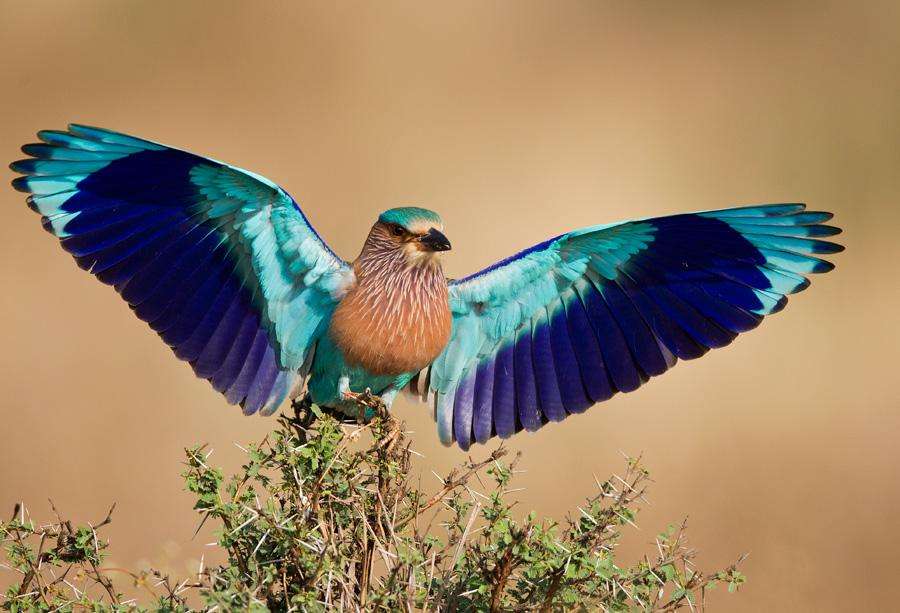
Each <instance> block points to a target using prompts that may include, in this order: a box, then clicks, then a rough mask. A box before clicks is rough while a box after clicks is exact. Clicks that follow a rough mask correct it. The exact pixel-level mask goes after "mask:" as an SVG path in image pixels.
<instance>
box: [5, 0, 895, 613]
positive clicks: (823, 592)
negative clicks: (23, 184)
mask: <svg viewBox="0 0 900 613" xmlns="http://www.w3.org/2000/svg"><path fill="white" fill-rule="evenodd" d="M0 58H2V59H0V77H2V82H3V84H4V88H3V89H4V91H3V95H2V96H0V158H2V159H3V160H6V161H12V160H14V159H18V158H19V157H22V156H21V154H20V153H19V151H18V147H19V145H20V144H22V143H26V142H31V141H33V140H34V136H33V134H34V132H35V131H36V130H38V129H41V128H60V127H63V126H65V124H66V123H67V122H69V121H78V122H82V123H88V124H95V125H100V126H104V127H109V128H113V129H117V130H121V131H125V132H130V133H133V134H136V135H140V136H144V137H147V138H150V139H153V140H158V141H161V142H164V143H168V144H172V145H175V146H179V147H182V148H186V149H190V150H192V151H195V152H197V153H200V154H206V155H210V156H212V157H215V158H218V159H222V160H226V161H228V162H230V163H233V164H236V165H238V166H241V167H244V168H247V169H251V170H253V171H255V172H258V173H260V174H263V175H265V176H267V177H269V178H271V179H272V180H274V181H276V182H278V183H279V184H281V185H282V186H283V187H284V188H285V189H286V190H288V191H289V192H290V193H291V194H293V195H294V196H295V197H296V198H297V200H298V201H299V202H301V204H302V205H303V207H304V210H305V211H306V213H307V215H308V216H309V218H310V219H311V220H312V222H313V224H314V225H315V226H316V228H317V229H318V230H319V231H320V232H321V234H322V235H323V236H324V237H325V238H326V240H327V241H328V242H329V243H330V244H331V245H332V246H333V247H334V249H335V250H336V251H337V252H338V253H339V254H341V255H342V256H344V257H345V258H353V257H355V256H356V254H357V252H358V249H359V247H360V245H361V244H362V240H363V238H364V236H365V234H366V232H367V230H368V227H369V226H370V224H371V223H372V221H373V220H374V218H375V216H376V215H377V214H378V212H380V211H381V210H383V209H386V208H389V207H392V206H396V205H402V204H419V205H422V206H426V207H428V208H432V209H434V210H436V211H439V212H440V213H441V214H442V215H443V217H444V220H445V222H446V227H447V233H448V235H449V237H450V238H451V240H452V241H453V245H454V251H452V252H451V253H450V254H449V255H448V257H447V258H446V259H445V262H446V264H445V267H446V269H447V271H448V273H449V274H450V275H453V276H460V275H464V274H466V273H468V272H472V271H474V270H477V269H479V268H481V267H483V266H485V265H487V264H490V263H492V262H494V261H496V260H498V259H501V258H503V257H505V256H507V255H510V254H511V253H513V252H514V251H516V250H518V249H521V248H523V247H526V246H529V245H531V244H534V243H536V242H539V241H541V240H543V239H545V238H547V237H549V236H551V235H555V234H558V233H561V232H563V231H566V230H569V229H572V228H575V227H579V226H584V225H589V224H596V223H605V222H611V221H616V220H620V219H628V218H634V217H645V216H651V215H660V214H668V213H676V212H686V211H693V210H702V209H713V208H722V207H725V206H730V205H738V204H750V203H760V202H781V201H805V202H808V203H809V204H810V206H811V208H812V209H814V210H821V209H824V210H829V211H834V212H835V213H836V218H835V221H834V223H836V224H837V225H840V226H842V227H843V228H844V229H845V233H844V235H842V236H841V237H839V239H840V241H841V242H843V243H844V244H845V245H846V246H847V252H846V253H844V254H841V255H839V256H837V257H836V258H835V261H836V262H837V264H838V267H837V270H836V271H835V272H833V273H831V274H829V275H826V276H824V277H819V278H816V279H814V282H813V286H812V287H811V288H810V289H809V290H808V291H807V292H805V293H802V294H800V295H798V296H796V297H795V298H792V299H791V304H790V305H789V306H788V308H787V309H786V310H785V311H784V312H783V313H781V314H778V315H776V316H774V317H771V318H770V319H768V320H767V322H766V323H765V324H764V325H763V326H762V327H761V328H760V329H759V330H756V331H754V332H751V333H749V334H747V335H745V336H742V337H741V338H740V339H738V340H737V341H736V342H735V343H734V344H733V345H732V346H730V347H728V348H725V349H722V350H719V351H715V352H713V353H711V354H710V355H709V356H708V357H706V358H704V359H702V360H699V361H696V362H689V363H682V364H680V365H679V366H678V367H677V368H675V369H674V370H673V371H672V372H671V373H669V374H667V375H665V376H664V377H661V378H659V379H656V380H654V381H653V382H652V383H651V384H649V385H647V386H646V387H644V388H642V389H641V390H639V391H637V392H635V393H632V394H628V395H620V396H618V397H616V398H614V399H613V400H611V401H609V402H607V403H605V404H603V405H600V406H597V407H595V408H593V409H592V410H590V411H589V412H588V413H586V414H584V415H582V416H577V417H574V418H571V419H569V420H567V421H566V422H564V423H562V424H556V425H551V426H548V427H547V428H545V429H544V430H542V431H541V432H540V433H539V434H537V435H528V434H522V435H519V436H517V437H515V438H513V439H512V440H511V443H510V446H511V447H512V448H513V449H515V450H522V451H524V452H525V458H524V463H523V466H524V467H525V468H527V469H528V472H527V473H526V474H525V475H523V476H522V479H521V482H520V485H523V486H525V487H526V488H527V489H526V490H525V491H524V492H522V493H521V496H522V501H523V502H522V506H523V509H522V510H523V512H525V511H526V510H527V509H532V508H533V509H535V510H537V511H539V512H540V513H544V514H549V515H555V516H557V517H559V516H560V515H561V514H562V513H564V512H565V510H566V509H569V508H573V507H574V505H576V504H577V503H578V502H579V501H580V500H581V499H582V498H583V497H584V496H585V495H586V494H588V493H589V492H590V491H591V489H592V487H593V477H592V474H593V473H596V474H598V475H600V476H605V475H607V474H609V473H611V472H614V471H618V470H620V469H621V468H622V466H623V462H622V460H621V456H620V451H624V452H628V453H632V454H637V453H640V452H643V453H644V457H645V460H646V463H647V464H648V466H649V468H650V469H651V470H652V472H653V475H654V477H655V479H656V480H657V483H656V484H655V486H654V487H653V490H652V491H651V496H650V497H651V502H653V506H651V507H648V508H647V509H646V510H645V511H644V512H643V513H642V514H641V516H640V522H639V523H640V526H641V530H640V531H636V532H633V533H631V534H630V535H629V536H628V537H627V541H628V542H629V543H630V545H629V547H631V549H629V552H627V553H628V555H633V556H636V555H638V553H640V552H641V551H645V550H647V548H649V547H652V542H653V537H654V535H655V534H656V533H657V532H658V531H660V530H661V529H663V528H664V527H665V526H666V524H667V523H669V522H678V521H680V519H681V518H682V517H684V516H688V517H689V518H690V520H689V521H690V536H691V543H692V545H693V546H694V547H696V548H698V549H699V550H700V554H699V561H700V566H701V567H706V568H709V569H711V568H713V566H715V565H725V564H727V563H729V562H730V561H731V560H732V559H733V558H735V557H736V556H737V555H738V554H739V553H741V552H750V558H749V559H748V561H747V562H746V565H745V568H744V570H745V572H746V574H747V575H748V576H749V583H748V584H747V586H746V587H745V588H744V589H742V591H741V593H740V594H739V595H737V596H729V595H726V594H725V593H724V590H723V591H721V593H714V594H713V597H712V598H713V600H712V604H714V605H715V607H716V609H717V610H731V611H759V610H769V611H775V610H777V611H807V610H808V611H813V610H815V611H825V610H828V611H838V610H873V609H886V608H889V607H890V603H895V604H896V601H897V598H898V597H900V587H898V584H897V582H896V551H897V549H898V547H900V536H898V532H897V530H896V525H897V522H898V520H900V512H898V503H900V481H898V469H897V466H898V460H900V447H898V444H897V438H898V435H900V391H898V387H897V382H896V374H895V371H896V368H897V365H896V352H897V347H898V341H900V333H898V330H900V326H898V324H900V321H898V315H897V308H898V306H900V300H898V299H900V283H898V274H897V269H896V267H897V258H898V256H900V249H898V247H897V243H896V240H897V239H896V238H895V236H896V233H895V231H894V226H895V225H896V224H897V223H898V222H900V172H898V171H900V79H898V75H900V4H898V3H896V2H893V1H890V0H887V1H885V2H881V3H879V2H852V3H851V2H827V1H821V0H814V1H792V2H754V3H744V2H691V1H686V2H677V3H676V2H640V3H624V2H605V1H603V2H601V1H597V0H592V1H589V2H564V3H557V2H539V3H533V2H518V1H517V2H490V3H484V2H454V3H441V4H438V3H423V2H409V3H398V2H380V3H337V4H335V3H316V4H306V3H302V4H301V3H297V2H291V3H285V4H283V5H279V4H277V3H264V4H263V3H217V4H215V5H211V4H207V3H180V2H179V3H175V2H128V3H117V2H87V1H82V2H64V1H57V2H53V3H22V2H14V1H11V0H4V1H3V2H2V3H0ZM2 172H3V175H2V179H3V183H4V184H6V182H7V180H9V179H12V177H13V173H12V172H11V171H9V170H7V169H5V168H4V170H3V171H2ZM0 206H2V211H3V212H2V221H3V224H4V228H5V232H4V239H3V241H2V242H0V274H2V279H3V280H4V286H5V288H6V290H5V291H4V292H3V293H2V295H0V337H2V339H3V344H4V345H5V347H4V351H3V352H2V354H0V420H2V423H3V424H5V428H6V429H5V430H4V431H2V432H0V512H2V513H4V514H6V513H7V512H8V511H11V509H12V506H13V503H14V502H15V501H18V500H24V501H26V503H27V504H28V505H29V508H30V509H31V510H32V512H33V513H34V515H35V516H36V517H38V518H48V517H51V514H50V513H51V511H50V509H49V505H48V504H47V502H46V499H47V497H48V496H49V497H51V498H53V500H54V502H55V503H56V505H57V506H58V507H59V508H60V509H61V511H62V512H63V513H64V514H67V515H70V516H72V517H73V518H74V519H78V520H93V521H98V520H100V519H102V517H104V516H105V512H106V509H107V508H108V506H109V504H110V503H111V502H112V501H117V502H118V508H117V511H116V514H115V516H114V522H113V524H112V526H110V528H109V532H108V535H109V536H110V537H111V539H112V543H113V546H112V556H113V559H114V560H115V562H116V563H117V564H121V565H124V566H128V567H136V566H140V565H146V564H150V563H152V564H156V565H164V566H167V567H169V568H172V569H174V572H176V573H180V574H181V573H187V572H189V571H190V570H194V571H195V570H196V568H197V560H198V559H199V558H200V556H201V554H203V553H204V550H205V548H204V545H203V544H204V543H205V542H207V541H209V540H210V539H209V538H206V537H204V536H203V535H201V536H198V537H197V538H196V539H192V535H193V533H194V529H195V528H196V524H197V522H196V517H195V515H194V513H193V512H192V511H191V509H190V505H191V499H190V497H189V496H188V495H187V494H186V493H184V492H183V491H182V480H181V478H180V477H179V472H180V471H181V469H182V467H181V458H182V450H183V448H184V447H186V446H189V445H192V444H194V443H197V442H202V441H205V442H208V443H210V445H211V446H212V447H213V448H215V449H216V453H215V455H214V456H213V461H217V462H219V463H220V464H223V465H224V466H226V467H234V466H235V465H236V463H237V462H238V461H239V460H240V452H239V451H238V450H237V449H236V448H235V447H234V445H233V444H232V443H233V442H235V441H237V442H241V441H251V440H256V439H259V438H261V437H262V436H263V435H264V434H265V433H266V432H267V431H268V430H269V429H270V428H272V426H273V421H272V420H270V419H265V418H257V417H253V418H245V417H242V416H241V415H240V412H239V411H238V410H236V409H234V408H233V407H229V406H228V405H226V404H225V402H224V400H223V399H222V398H221V397H220V396H219V395H218V394H217V393H215V392H214V391H213V390H212V389H211V388H210V386H209V385H207V384H206V383H204V382H201V381H197V380H195V378H194V376H193V374H192V373H191V370H190V368H189V367H188V366H187V365H186V364H184V363H182V362H179V361H178V360H176V359H175V358H174V357H173V355H172V354H171V352H170V350H169V349H168V348H167V347H165V345H163V343H161V342H160V341H159V340H158V338H157V337H156V335H155V334H153V333H152V332H151V331H150V330H149V328H148V327H147V326H145V325H144V324H142V323H140V322H139V321H137V320H136V319H135V318H134V317H133V316H132V315H131V313H130V311H129V309H128V308H127V306H126V305H125V304H124V303H122V302H121V301H120V300H119V299H118V298H117V297H116V296H115V294H114V292H113V291H112V289H110V288H108V287H105V286H103V285H101V284H100V283H98V282H96V281H95V280H94V279H92V278H90V276H89V275H86V274H84V273H83V272H81V271H79V270H77V268H76V267H75V265H74V263H73V262H72V260H71V258H70V257H68V256H67V255H65V254H64V253H63V252H62V250H61V249H60V248H59V247H58V246H57V245H56V244H55V240H54V239H53V238H52V237H51V236H50V235H48V234H47V233H45V232H43V231H41V228H40V224H39V223H38V218H37V216H36V215H34V214H33V213H31V212H30V211H28V209H27V208H26V207H25V205H24V198H23V195H22V194H18V193H16V192H14V191H13V190H12V189H11V188H5V189H0ZM395 407H396V411H397V412H398V413H400V414H401V415H402V417H403V418H404V419H405V420H406V421H407V423H408V425H409V427H410V428H411V429H412V430H415V431H416V433H415V435H414V439H415V442H416V448H417V450H418V451H420V452H421V453H423V454H425V456H426V457H425V459H424V460H423V461H422V462H421V463H420V469H421V470H422V473H423V477H422V478H423V482H424V483H426V484H428V483H430V481H429V480H433V477H432V475H431V472H430V470H431V469H434V470H435V471H437V472H438V473H443V472H445V471H446V470H447V469H448V468H449V467H450V466H451V465H453V464H455V463H457V462H459V461H460V460H462V459H463V454H462V453H461V452H460V451H459V450H457V449H445V448H442V447H441V446H440V445H439V444H438V442H437V436H436V432H435V428H434V425H433V424H432V423H431V421H430V416H429V415H428V412H427V411H426V410H425V408H424V407H423V406H421V405H417V404H414V403H412V402H410V401H408V400H405V399H404V400H400V401H398V403H397V404H396V405H395ZM485 451H486V450H484V449H475V453H476V454H478V453H479V452H482V453H483V452H485ZM7 510H8V511H7ZM10 579H11V577H10V576H9V575H8V573H7V572H6V571H3V570H2V569H0V585H6V583H8V581H9V580H10Z"/></svg>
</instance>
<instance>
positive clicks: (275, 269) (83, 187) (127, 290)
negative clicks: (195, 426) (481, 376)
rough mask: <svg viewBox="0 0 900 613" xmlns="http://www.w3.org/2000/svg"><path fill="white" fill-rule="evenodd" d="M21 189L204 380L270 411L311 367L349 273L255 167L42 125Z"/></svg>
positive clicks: (252, 408) (113, 135) (235, 399)
mask: <svg viewBox="0 0 900 613" xmlns="http://www.w3.org/2000/svg"><path fill="white" fill-rule="evenodd" d="M38 137H39V138H40V140H41V141H42V142H41V143H36V144H31V145H25V146H24V147H23V148H22V150H23V151H24V152H25V153H26V154H28V155H30V156H31V158H29V159H25V160H20V161H18V162H14V163H13V164H12V165H11V168H12V169H13V170H15V171H16V172H19V173H21V174H22V175H24V176H21V177H18V178H16V179H15V180H14V181H13V185H14V187H16V189H19V190H20V191H24V192H28V193H30V196H29V197H28V204H29V206H30V207H31V208H32V209H34V210H36V211H37V212H39V213H40V214H41V216H42V222H43V225H44V227H45V228H46V229H47V230H48V231H50V232H51V233H53V234H54V235H56V236H57V237H59V239H60V242H61V244H62V246H63V248H64V249H65V250H66V251H68V252H69V253H71V254H72V255H73V256H74V257H75V260H76V262H77V263H78V265H79V266H80V267H81V268H84V269H85V270H88V271H90V272H91V273H92V274H93V275H94V276H96V277H97V278H98V279H100V280H101V281H102V282H104V283H106V284H109V285H112V286H113V287H115V289H116V291H117V292H118V293H119V294H120V295H121V296H122V297H123V298H124V299H125V300H126V301H127V302H128V304H129V305H130V306H131V308H132V309H133V310H134V312H135V314H136V315H137V316H138V317H139V318H140V319H142V320H144V321H146V322H148V323H149V325H150V326H151V327H152V328H153V329H154V330H155V331H156V332H157V333H158V334H159V335H160V336H161V337H162V339H163V340H164V341H165V342H166V343H167V344H168V345H169V346H170V347H172V349H173V350H174V352H175V354H176V355H177V356H178V357H179V358H181V359H182V360H186V361H188V362H189V363H190V364H191V366H192V367H193V369H194V372H195V373H196V374H197V376H199V377H201V378H204V379H208V380H209V381H210V382H211V383H212V385H213V387H214V388H215V389H216V390H218V391H220V392H222V393H223V394H225V396H226V398H227V399H228V401H229V402H231V403H239V404H241V406H242V407H243V409H244V411H245V412H246V413H254V412H256V411H261V412H262V413H264V414H268V413H271V412H273V411H274V410H275V409H276V408H277V407H278V405H279V404H280V403H281V402H282V401H283V400H284V398H285V397H286V396H287V395H288V393H289V392H290V391H291V389H292V388H293V387H294V386H295V384H296V383H297V380H298V377H299V376H301V375H302V374H304V372H305V370H306V369H308V365H309V358H310V354H311V349H312V347H313V345H314V343H315V342H316V339H317V338H318V336H319V335H320V334H321V333H322V332H323V330H324V329H325V326H326V325H327V322H328V319H329V316H330V313H331V312H332V310H333V308H334V305H335V303H336V302H337V300H338V299H339V296H340V294H341V291H342V289H343V288H344V287H346V285H347V284H348V283H350V282H351V281H352V275H353V273H352V270H351V269H350V267H349V266H348V265H347V263H346V262H344V261H343V260H341V259H340V258H338V257H337V256H336V255H335V254H334V253H333V252H332V251H331V250H330V249H329V248H328V247H327V245H326V244H325V243H324V242H323V241H322V239H321V238H320V237H319V236H318V235H317V234H316V232H315V230H314V229H313V228H312V226H311V225H310V224H309V222H308V221H307V219H306V217H305V216H304V215H303V213H302V211H301V210H300V208H299V207H298V206H297V204H296V203H295V202H294V200H293V199H292V198H291V197H290V196H289V195H288V194H287V193H285V192H284V190H282V189H281V188H280V187H278V186H277V185H275V184H274V183H272V182H270V181H268V180H267V179H264V178H263V177H260V176H258V175H255V174H253V173H250V172H247V171H245V170H241V169H239V168H235V167H233V166H229V165H227V164H223V163H221V162H217V161H215V160H211V159H207V158H203V157H200V156H197V155H194V154H191V153H188V152H185V151H180V150H178V149H173V148H171V147H166V146H164V145H160V144H158V143H154V142H150V141H146V140H143V139H139V138H135V137H132V136H127V135H124V134H120V133H117V132H112V131H109V130H103V129H99V128H92V127H88V126H81V125H70V126H69V129H68V131H65V132H62V131H60V132H57V131H43V132H39V133H38Z"/></svg>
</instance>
